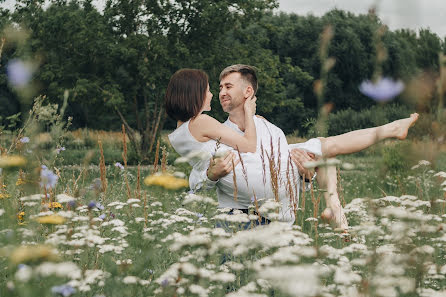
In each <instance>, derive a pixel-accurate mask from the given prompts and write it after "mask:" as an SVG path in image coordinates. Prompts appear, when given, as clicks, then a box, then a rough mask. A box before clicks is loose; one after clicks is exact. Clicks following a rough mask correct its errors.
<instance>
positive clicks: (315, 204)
mask: <svg viewBox="0 0 446 297" xmlns="http://www.w3.org/2000/svg"><path fill="white" fill-rule="evenodd" d="M310 189H311V192H310V193H311V202H312V203H313V218H315V219H316V220H314V231H315V236H316V239H317V237H318V232H317V225H318V220H317V216H318V213H319V204H320V202H321V196H322V195H321V194H320V193H319V195H318V196H317V198H316V197H315V196H314V188H313V186H311V188H310ZM316 242H317V240H316Z"/></svg>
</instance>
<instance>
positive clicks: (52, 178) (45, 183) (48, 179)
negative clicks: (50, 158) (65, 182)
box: [39, 165, 59, 190]
mask: <svg viewBox="0 0 446 297" xmlns="http://www.w3.org/2000/svg"><path fill="white" fill-rule="evenodd" d="M58 179H59V177H58V176H57V175H56V174H54V173H53V172H52V171H51V170H49V169H48V168H47V167H46V166H45V165H42V170H41V171H40V183H39V184H40V186H41V187H42V188H43V187H44V188H45V189H47V190H49V189H52V188H54V187H55V186H56V184H57V180H58Z"/></svg>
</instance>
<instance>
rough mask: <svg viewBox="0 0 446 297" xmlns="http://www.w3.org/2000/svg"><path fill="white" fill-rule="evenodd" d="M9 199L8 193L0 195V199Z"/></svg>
mask: <svg viewBox="0 0 446 297" xmlns="http://www.w3.org/2000/svg"><path fill="white" fill-rule="evenodd" d="M9 197H11V195H9V194H8V193H0V199H6V198H9Z"/></svg>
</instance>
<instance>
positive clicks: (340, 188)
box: [337, 168, 345, 207]
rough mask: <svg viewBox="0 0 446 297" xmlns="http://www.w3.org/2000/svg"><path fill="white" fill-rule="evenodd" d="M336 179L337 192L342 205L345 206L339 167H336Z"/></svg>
mask: <svg viewBox="0 0 446 297" xmlns="http://www.w3.org/2000/svg"><path fill="white" fill-rule="evenodd" d="M337 177H338V178H337V179H338V194H339V198H340V199H341V203H342V207H345V199H344V189H343V188H342V184H341V168H337Z"/></svg>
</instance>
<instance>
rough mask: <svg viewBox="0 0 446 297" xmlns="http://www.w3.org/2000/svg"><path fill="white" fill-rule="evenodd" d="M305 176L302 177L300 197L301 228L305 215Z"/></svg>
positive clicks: (311, 185)
mask: <svg viewBox="0 0 446 297" xmlns="http://www.w3.org/2000/svg"><path fill="white" fill-rule="evenodd" d="M310 187H311V189H313V184H310ZM305 198H306V197H305V178H303V179H302V197H301V198H300V200H302V203H301V204H300V208H301V209H302V224H301V227H302V230H303V228H304V217H305Z"/></svg>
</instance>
